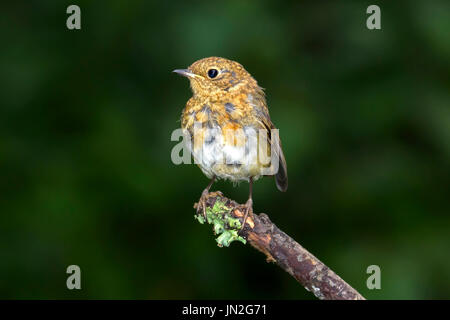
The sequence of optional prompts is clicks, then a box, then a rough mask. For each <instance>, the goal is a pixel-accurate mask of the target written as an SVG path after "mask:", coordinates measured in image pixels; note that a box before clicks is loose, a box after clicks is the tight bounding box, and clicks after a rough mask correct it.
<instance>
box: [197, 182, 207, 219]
mask: <svg viewBox="0 0 450 320" xmlns="http://www.w3.org/2000/svg"><path fill="white" fill-rule="evenodd" d="M208 194H209V190H208V189H205V190H203V192H202V195H201V196H200V199H199V200H198V203H197V214H200V213H202V214H203V218H205V221H208V220H207V219H206V198H207V197H208Z"/></svg>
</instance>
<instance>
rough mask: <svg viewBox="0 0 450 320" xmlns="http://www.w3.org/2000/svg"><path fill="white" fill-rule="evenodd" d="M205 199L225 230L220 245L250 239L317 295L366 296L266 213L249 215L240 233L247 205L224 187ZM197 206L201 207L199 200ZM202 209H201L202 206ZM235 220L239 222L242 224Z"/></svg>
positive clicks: (211, 214)
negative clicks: (227, 193)
mask: <svg viewBox="0 0 450 320" xmlns="http://www.w3.org/2000/svg"><path fill="white" fill-rule="evenodd" d="M205 203H206V208H205V209H206V210H207V212H208V216H207V217H208V218H207V220H208V223H212V224H214V230H215V233H216V234H222V235H221V236H219V237H218V238H217V241H218V242H219V245H220V246H222V245H225V246H228V245H229V243H230V242H231V241H234V240H240V241H242V242H246V240H247V241H248V242H250V244H251V245H252V246H253V247H255V248H256V249H258V250H259V251H261V252H262V253H264V254H265V255H266V257H267V261H268V262H275V263H277V264H278V265H279V266H280V267H281V268H282V269H283V270H285V271H286V272H288V273H289V274H290V275H291V276H293V277H294V278H295V279H296V280H297V281H298V282H300V284H301V285H303V287H305V289H306V290H308V291H310V292H312V293H313V294H314V295H315V296H316V297H317V298H319V299H324V300H364V297H363V296H362V295H360V294H359V293H358V292H357V291H356V290H355V289H353V288H352V287H351V286H350V285H349V284H347V283H346V282H345V281H344V280H342V279H341V278H340V277H339V276H338V275H337V274H335V273H334V272H333V271H332V270H331V269H330V268H328V267H327V266H326V265H324V264H323V263H322V262H321V261H320V260H319V259H317V258H316V257H315V256H313V255H312V254H311V253H309V252H308V250H306V249H305V248H303V247H302V246H301V245H300V244H298V243H297V242H296V241H294V240H293V239H292V238H291V237H289V236H288V235H287V234H285V233H284V232H283V231H281V230H280V229H278V228H277V226H276V225H275V224H273V223H272V222H271V221H270V219H269V217H268V216H267V215H266V214H264V213H261V214H259V215H257V214H253V217H248V219H247V222H246V225H245V227H244V229H243V230H242V232H241V233H239V234H238V231H239V230H240V225H241V223H242V222H243V221H242V220H243V216H244V206H243V205H241V204H238V203H236V202H235V201H233V200H230V199H228V198H226V197H224V196H223V195H222V193H221V192H220V191H218V192H211V193H209V194H208V196H207V199H206V201H205ZM194 207H197V204H196V205H195V206H194ZM199 209H201V210H199V211H200V212H201V211H202V208H199ZM197 219H199V221H200V222H202V223H203V222H204V219H203V218H202V217H201V215H198V216H197ZM238 220H239V221H238ZM230 221H231V222H230ZM234 221H236V222H238V225H236V224H235V222H234ZM225 232H227V234H225ZM225 235H226V236H225ZM224 239H225V241H224ZM244 239H245V240H244Z"/></svg>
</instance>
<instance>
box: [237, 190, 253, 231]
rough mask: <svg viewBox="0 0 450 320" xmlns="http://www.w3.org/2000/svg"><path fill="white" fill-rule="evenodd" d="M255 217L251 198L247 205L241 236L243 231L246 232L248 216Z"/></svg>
mask: <svg viewBox="0 0 450 320" xmlns="http://www.w3.org/2000/svg"><path fill="white" fill-rule="evenodd" d="M249 215H250V216H251V217H252V216H253V200H252V199H251V198H250V199H248V200H247V202H246V203H245V214H244V219H243V220H242V226H241V230H239V234H241V232H242V230H244V227H245V223H246V222H247V218H248V216H249Z"/></svg>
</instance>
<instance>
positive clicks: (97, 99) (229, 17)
mask: <svg viewBox="0 0 450 320" xmlns="http://www.w3.org/2000/svg"><path fill="white" fill-rule="evenodd" d="M73 3H74V2H72V1H42V0H39V1H16V2H11V3H10V4H6V3H3V4H2V5H1V10H0V12H1V13H0V15H1V17H0V38H1V45H0V74H1V79H0V103H1V107H0V170H1V171H0V298H101V299H102V298H114V299H115V298H139V299H155V298H157V299H173V298H183V299H191V298H194V299H195V298H275V299H279V298H280V299H284V298H293V299H312V298H314V297H313V296H312V295H311V294H310V293H308V292H307V291H305V290H304V289H303V288H302V287H301V286H300V285H299V284H297V283H296V282H295V281H294V280H293V279H292V278H291V277H290V276H289V275H288V274H287V273H285V272H284V271H282V270H281V269H279V268H278V267H277V266H276V265H273V264H267V263H266V262H265V259H264V256H263V255H262V254H261V253H259V252H257V251H255V250H253V249H251V248H250V247H248V246H243V245H242V244H240V243H234V244H232V246H231V247H230V248H224V249H220V248H218V247H217V246H216V244H215V241H214V237H213V235H212V232H211V229H210V227H209V226H204V225H200V224H198V223H197V222H196V221H195V220H194V218H193V215H194V210H193V208H192V206H193V203H194V202H195V201H196V200H197V199H198V198H199V196H200V193H201V191H202V190H203V188H204V187H205V186H206V184H207V183H208V179H207V178H206V177H205V176H204V175H203V174H202V173H201V171H200V170H199V169H198V168H197V167H196V166H194V165H180V166H175V165H174V164H172V162H171V160H170V152H171V149H172V147H173V146H174V145H175V144H176V142H172V141H170V135H171V133H172V131H173V130H174V129H176V128H178V127H179V125H180V122H179V118H180V115H181V110H182V108H183V107H184V104H185V102H186V101H187V100H188V98H189V97H190V95H191V92H190V89H189V86H188V81H187V80H186V79H183V78H181V77H179V76H177V75H175V74H172V73H171V71H172V70H173V69H175V68H184V67H187V66H188V65H190V64H191V63H192V62H193V61H195V60H197V59H200V58H203V57H207V56H212V55H216V56H222V57H226V58H230V59H233V60H237V61H239V62H240V63H242V64H243V65H244V66H245V68H246V69H247V70H248V71H249V72H250V73H251V74H252V75H253V76H254V77H255V78H256V79H257V80H258V82H259V84H260V85H261V86H262V87H264V88H266V93H267V99H268V104H269V108H270V113H271V117H272V120H273V121H274V123H275V124H276V126H277V127H278V128H280V135H281V138H282V141H283V147H284V152H285V155H286V159H287V164H288V170H289V183H290V185H289V190H288V192H287V193H281V192H278V191H277V189H276V187H275V184H274V181H273V179H271V178H265V179H263V180H260V181H258V182H257V183H256V184H255V188H254V189H255V190H254V209H255V211H256V212H262V211H264V212H266V213H268V214H269V216H270V217H271V219H272V220H273V221H274V222H275V223H276V224H277V225H278V226H279V227H280V228H281V229H282V230H284V231H285V232H287V233H288V234H290V235H291V236H292V237H293V238H295V239H296V240H298V241H299V242H300V243H301V244H302V245H303V246H305V247H306V248H307V249H309V250H310V251H311V252H312V253H314V254H315V255H316V256H317V257H318V258H319V259H321V260H322V261H323V262H324V263H326V264H327V265H328V266H329V267H330V268H332V269H333V270H335V271H336V272H337V273H338V274H339V275H340V276H341V277H342V278H343V279H345V280H346V281H348V282H349V283H350V284H351V285H353V286H354V287H355V288H356V289H358V290H359V291H360V292H361V293H362V294H363V295H364V296H366V297H367V298H371V299H391V298H398V299H409V298H414V299H416V298H426V299H430V298H449V297H450V255H449V252H450V250H449V244H450V236H449V234H450V219H449V207H450V206H449V204H450V202H449V190H448V189H449V180H450V179H449V178H450V170H449V169H450V166H449V163H450V162H449V160H450V103H449V102H450V97H449V95H450V90H449V89H450V80H449V69H450V5H449V2H448V1H395V2H394V1H376V2H373V1H370V2H369V1H326V2H322V1H320V3H319V2H314V1H307V2H303V1H295V2H294V1H293V2H281V1H278V2H275V1H273V2H270V1H221V2H213V1H208V2H204V3H200V2H195V1H178V2H174V1H164V2H163V1H161V2H150V1H77V2H76V4H78V5H79V6H80V7H81V11H82V29H81V30H79V31H70V30H68V29H67V28H66V18H67V17H68V15H67V14H66V8H67V6H68V5H70V4H73ZM370 4H378V5H380V6H381V10H382V15H381V18H382V30H378V31H376V30H375V31H370V30H368V29H367V28H366V18H367V16H368V15H367V14H366V8H367V6H368V5H370ZM215 189H219V190H222V191H223V192H224V193H225V194H226V195H227V196H230V197H232V198H234V199H235V200H237V201H240V202H244V201H245V200H246V198H247V192H248V191H247V190H248V184H246V183H241V184H240V185H239V186H238V187H233V185H232V183H229V182H223V181H221V182H219V183H217V184H215V185H214V187H213V190H215ZM71 264H77V265H79V266H80V267H81V270H82V290H80V291H76V290H75V291H69V290H67V289H66V277H67V274H66V273H65V271H66V268H67V266H68V265H71ZM372 264H376V265H379V266H380V267H381V272H382V284H381V285H382V289H381V290H372V291H371V290H368V289H367V287H366V279H367V277H368V275H367V274H366V268H367V267H368V266H369V265H372Z"/></svg>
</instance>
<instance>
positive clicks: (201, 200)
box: [197, 176, 216, 220]
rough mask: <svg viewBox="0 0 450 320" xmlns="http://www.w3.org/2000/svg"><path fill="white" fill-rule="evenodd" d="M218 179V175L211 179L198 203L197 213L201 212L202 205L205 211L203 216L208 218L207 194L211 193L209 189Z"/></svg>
mask: <svg viewBox="0 0 450 320" xmlns="http://www.w3.org/2000/svg"><path fill="white" fill-rule="evenodd" d="M215 180H216V176H213V177H212V179H211V181H210V182H209V184H208V186H207V187H206V188H205V190H203V192H202V195H201V196H200V200H199V201H198V204H197V214H198V213H200V212H199V211H200V207H201V208H202V211H203V217H204V218H205V220H206V196H207V195H208V193H209V189H211V186H212V184H213V183H214V181H215Z"/></svg>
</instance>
